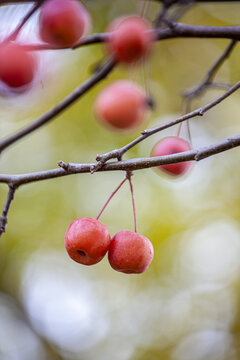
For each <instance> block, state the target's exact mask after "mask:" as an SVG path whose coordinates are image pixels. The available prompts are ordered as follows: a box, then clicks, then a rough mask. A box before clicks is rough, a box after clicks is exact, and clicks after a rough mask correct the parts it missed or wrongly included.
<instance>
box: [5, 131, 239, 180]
mask: <svg viewBox="0 0 240 360" xmlns="http://www.w3.org/2000/svg"><path fill="white" fill-rule="evenodd" d="M237 146H240V135H237V136H233V137H230V138H228V139H227V140H224V141H222V142H219V143H216V144H213V145H210V146H206V147H203V148H200V149H197V150H191V151H186V152H182V153H178V154H172V155H165V156H158V157H149V158H139V159H130V160H124V161H113V162H109V163H106V164H105V165H103V166H102V168H101V169H99V170H98V171H101V172H102V171H135V170H141V169H148V168H152V167H156V166H161V165H168V164H175V163H178V162H183V161H191V160H193V161H200V160H202V159H205V158H207V157H209V156H213V155H216V154H219V153H221V152H223V151H227V150H230V149H232V148H235V147H237ZM59 165H60V166H62V167H60V168H57V169H53V170H46V171H40V172H35V173H29V174H21V175H7V174H2V175H0V183H5V184H12V185H13V186H15V187H19V186H21V185H24V184H29V183H32V182H38V181H42V180H48V179H54V178H59V177H63V176H67V175H72V174H80V173H90V172H91V168H92V166H93V165H94V164H91V163H90V164H89V163H88V164H74V163H67V164H66V163H63V162H60V164H59Z"/></svg>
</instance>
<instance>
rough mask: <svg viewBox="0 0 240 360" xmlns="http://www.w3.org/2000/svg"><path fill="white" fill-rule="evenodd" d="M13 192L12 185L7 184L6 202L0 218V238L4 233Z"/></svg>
mask: <svg viewBox="0 0 240 360" xmlns="http://www.w3.org/2000/svg"><path fill="white" fill-rule="evenodd" d="M15 190H16V187H15V186H13V185H10V183H9V190H8V196H7V200H6V202H5V205H4V208H3V211H2V215H1V216H0V237H1V235H2V233H4V232H5V231H6V227H7V222H8V212H9V209H10V205H11V202H12V200H13V198H14V193H15Z"/></svg>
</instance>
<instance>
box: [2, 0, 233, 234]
mask: <svg viewBox="0 0 240 360" xmlns="http://www.w3.org/2000/svg"><path fill="white" fill-rule="evenodd" d="M42 1H43V0H39V2H35V5H34V6H33V7H32V8H31V9H30V11H29V12H28V13H27V14H26V16H25V17H24V18H23V19H22V21H21V22H20V24H19V26H18V27H17V28H16V29H15V30H14V31H13V33H12V34H10V36H9V37H8V38H7V40H9V39H11V40H15V39H16V37H17V35H18V33H19V32H20V30H21V29H22V27H23V25H24V24H25V23H26V22H27V20H28V19H29V18H30V17H31V16H32V14H33V13H34V12H35V11H36V10H37V8H38V7H39V5H40V3H41V2H42ZM14 2H15V3H22V2H23V1H22V0H16V1H14ZM159 2H161V3H162V4H163V7H162V11H161V13H160V15H159V17H158V20H157V24H158V25H159V26H160V25H163V27H159V28H158V29H156V30H153V31H154V33H155V34H156V40H164V39H172V38H226V39H231V43H230V44H229V45H228V47H227V48H226V50H225V51H224V53H223V54H222V55H221V56H220V57H219V59H218V60H217V61H216V62H215V63H214V64H213V66H212V67H211V68H210V69H209V71H208V73H207V75H206V77H205V79H204V80H203V81H202V82H201V83H200V84H199V85H197V86H195V87H194V88H193V89H191V90H190V91H188V92H186V94H185V97H186V98H188V99H192V98H194V97H196V96H199V95H200V94H201V93H202V92H203V91H204V90H205V89H206V88H207V87H211V86H212V87H213V86H215V87H216V86H218V87H226V84H220V83H213V78H214V76H215V75H216V72H217V71H218V69H219V68H220V67H221V65H222V64H223V62H224V61H225V60H226V58H227V57H228V56H229V54H230V53H231V51H232V49H233V48H234V46H235V44H236V41H237V40H240V26H195V25H186V24H181V23H176V22H175V21H176V20H177V19H178V18H179V17H180V16H181V15H182V13H183V12H184V11H185V10H187V9H188V7H189V6H191V5H192V4H193V3H194V2H208V1H205V0H195V1H194V0H159ZM211 2H214V3H216V4H217V3H223V2H226V0H222V1H216V0H212V1H211ZM236 2H238V1H236ZM6 3H11V1H9V0H0V4H6ZM174 5H176V6H180V8H179V9H177V11H175V12H172V14H171V16H170V15H169V12H168V10H169V9H170V8H171V7H172V6H174ZM107 38H108V34H107V33H102V34H94V35H91V36H88V37H86V38H85V39H82V40H81V41H80V42H79V43H78V44H76V45H75V46H74V48H78V47H81V46H85V45H90V44H97V43H102V42H106V41H107ZM26 48H27V49H28V50H50V49H51V50H57V49H60V48H53V47H52V46H49V45H48V44H39V45H38V44H32V45H26ZM61 49H63V48H61ZM114 66H115V62H114V60H113V59H110V60H109V61H108V62H107V63H106V64H105V65H104V66H103V67H102V68H101V69H99V70H98V71H96V72H95V73H94V74H93V75H92V76H91V77H90V78H89V79H88V80H87V81H85V82H84V83H83V84H82V85H80V86H79V87H78V88H76V89H75V90H74V91H73V92H72V93H71V94H69V95H68V96H67V97H66V98H65V99H64V100H62V101H61V102H60V103H59V104H57V105H56V106H54V108H52V109H51V110H49V111H48V112H46V113H45V114H43V115H42V116H40V117H39V118H38V119H37V120H35V121H34V122H33V123H32V124H31V125H29V126H27V127H26V128H24V129H22V130H20V131H18V132H17V133H16V134H14V135H12V136H10V137H8V138H6V139H3V140H2V141H0V153H1V152H2V151H3V150H4V149H6V148H7V147H8V146H10V145H12V144H13V143H15V142H16V141H18V140H20V139H21V138H23V137H25V136H26V135H28V134H30V133H32V132H33V131H35V130H36V129H38V128H40V127H41V126H43V125H45V124H46V123H48V122H49V121H51V120H52V119H54V118H55V117H56V116H57V115H58V114H60V113H61V112H62V111H63V110H65V109H66V108H68V107H69V106H70V105H71V104H72V103H73V102H75V101H76V100H77V99H79V98H80V97H81V96H82V95H84V94H85V93H86V92H87V91H89V90H90V89H91V88H92V87H93V86H94V85H96V84H97V83H98V82H99V81H101V80H102V79H104V78H105V77H106V76H107V75H108V74H109V73H110V72H111V71H112V70H113V68H114ZM239 88H240V82H238V83H236V84H235V85H234V86H232V87H231V88H230V89H228V90H227V91H226V92H225V93H224V94H223V95H221V96H219V97H218V98H216V99H215V100H213V101H212V102H210V103H209V104H207V105H205V106H203V107H201V108H199V109H197V110H195V111H192V112H188V114H186V115H184V116H182V117H180V118H178V119H176V120H174V121H171V122H169V123H166V124H163V125H160V126H158V127H156V128H154V129H148V130H145V131H143V132H142V135H141V136H139V137H138V138H136V139H135V140H133V141H132V142H130V143H129V144H127V145H125V146H123V147H122V148H120V149H117V150H113V151H111V152H109V153H106V154H103V155H98V156H97V163H96V164H72V163H69V164H66V163H64V162H60V163H59V166H60V168H58V169H53V170H48V171H40V172H36V173H30V174H22V175H4V174H3V175H0V183H6V184H8V186H9V192H8V196H7V200H6V203H5V205H4V209H3V212H2V215H1V217H0V236H1V234H2V233H3V232H5V230H6V225H7V218H8V212H9V208H10V204H11V202H12V200H13V197H14V193H15V190H16V188H17V187H19V186H21V185H24V184H28V183H31V182H36V181H41V180H46V179H53V178H57V177H62V176H66V175H71V174H76V173H86V172H87V173H89V172H95V171H116V170H121V171H126V172H127V173H129V172H131V171H134V170H139V169H145V168H150V167H155V166H160V165H164V164H165V165H166V164H172V163H176V162H182V161H191V160H195V161H199V160H201V159H204V158H206V157H209V156H212V155H215V154H218V153H220V152H223V151H226V150H229V149H231V148H234V147H237V146H240V135H238V136H235V137H231V138H229V139H227V140H225V141H223V142H220V143H217V144H214V145H211V146H208V147H204V148H201V149H198V150H192V151H188V152H185V153H179V154H173V155H168V156H162V157H155V158H142V159H131V160H125V161H122V156H123V155H124V154H125V153H126V152H127V151H128V150H130V149H131V148H132V147H134V146H135V145H137V144H139V143H140V142H141V141H143V140H145V139H146V138H148V137H149V136H151V135H153V134H155V133H157V132H159V131H162V130H164V129H167V128H168V127H171V126H174V125H176V124H179V123H182V122H184V121H185V120H188V119H191V118H194V117H196V116H202V115H203V114H204V113H205V112H207V111H208V110H210V109H211V108H213V107H214V106H215V105H217V104H219V103H220V102H221V101H223V100H224V99H226V98H227V97H228V96H230V95H231V94H232V93H233V92H235V91H236V90H238V89H239ZM114 158H116V159H118V161H113V162H107V161H108V160H110V159H114ZM130 185H131V182H130Z"/></svg>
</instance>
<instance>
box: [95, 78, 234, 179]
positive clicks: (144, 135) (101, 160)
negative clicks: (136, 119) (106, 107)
mask: <svg viewBox="0 0 240 360" xmlns="http://www.w3.org/2000/svg"><path fill="white" fill-rule="evenodd" d="M239 88H240V81H238V82H237V83H236V84H235V85H233V86H232V87H231V88H230V89H228V90H227V91H226V92H225V93H224V94H222V95H221V96H219V97H217V98H216V99H215V100H213V101H211V102H210V103H208V104H206V105H205V106H203V107H200V108H198V109H196V110H194V111H191V112H190V113H188V114H185V115H183V116H181V117H179V118H177V119H176V120H173V121H170V122H167V123H165V124H163V125H160V126H157V127H155V128H153V129H147V130H144V131H143V132H142V135H140V136H139V137H137V138H136V139H135V140H133V141H131V142H130V143H129V144H127V145H125V146H123V147H122V148H120V149H115V150H113V151H110V152H108V153H105V154H102V155H98V156H97V158H96V160H97V161H98V162H97V164H95V165H94V167H93V168H92V172H94V171H97V170H98V169H99V168H100V167H101V166H103V164H104V163H105V162H106V161H108V160H110V159H114V158H120V159H121V158H122V156H123V155H124V154H125V153H126V152H127V151H129V150H130V149H132V148H133V147H134V146H136V145H137V144H139V143H140V142H142V141H143V140H145V139H146V138H148V137H149V136H151V135H153V134H156V133H158V132H160V131H163V130H165V129H167V128H170V127H172V126H175V125H177V124H180V123H182V122H184V121H186V120H188V119H192V118H194V117H197V116H203V115H204V114H205V113H206V112H207V111H209V110H210V109H212V108H213V107H214V106H216V105H217V104H219V103H221V102H222V101H223V100H225V99H226V98H227V97H229V96H230V95H232V94H233V93H234V92H235V91H237V90H238V89H239Z"/></svg>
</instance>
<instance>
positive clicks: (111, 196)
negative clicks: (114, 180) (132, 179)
mask: <svg viewBox="0 0 240 360" xmlns="http://www.w3.org/2000/svg"><path fill="white" fill-rule="evenodd" d="M126 180H127V177H125V178H124V179H123V181H121V183H120V184H119V185H118V187H117V188H116V189H115V190H114V191H113V192H112V193H111V195H110V196H109V198H108V199H107V201H106V202H105V204H104V205H103V207H102V208H101V210H100V212H99V213H98V215H97V217H96V220H98V219H99V218H100V216H101V215H102V213H103V211H104V210H105V208H106V207H107V205H108V203H109V202H110V200H111V199H112V198H113V196H114V195H115V194H116V193H117V192H118V190H119V189H120V188H121V187H122V185H123V184H124V183H125V181H126Z"/></svg>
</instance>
